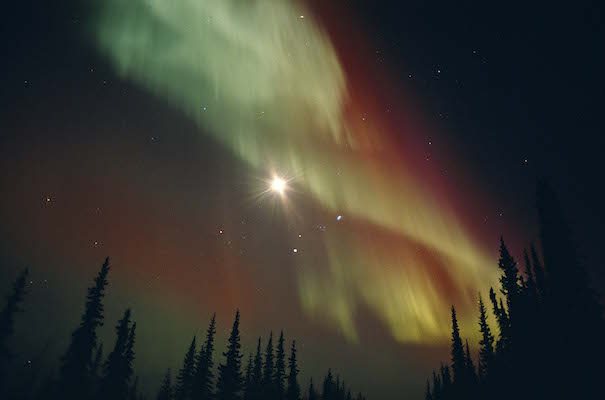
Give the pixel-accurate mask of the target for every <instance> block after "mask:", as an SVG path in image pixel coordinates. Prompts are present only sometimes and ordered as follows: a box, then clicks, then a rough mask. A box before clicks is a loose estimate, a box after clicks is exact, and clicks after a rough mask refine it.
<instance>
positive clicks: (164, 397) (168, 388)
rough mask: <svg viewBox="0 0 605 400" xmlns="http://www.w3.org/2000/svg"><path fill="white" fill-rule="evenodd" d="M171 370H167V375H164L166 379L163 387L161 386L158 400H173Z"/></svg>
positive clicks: (163, 381)
mask: <svg viewBox="0 0 605 400" xmlns="http://www.w3.org/2000/svg"><path fill="white" fill-rule="evenodd" d="M171 375H172V374H171V372H170V368H168V369H167V370H166V374H165V375H164V379H163V380H162V386H160V390H159V391H158V395H157V397H156V398H157V400H172V397H173V396H172V377H171Z"/></svg>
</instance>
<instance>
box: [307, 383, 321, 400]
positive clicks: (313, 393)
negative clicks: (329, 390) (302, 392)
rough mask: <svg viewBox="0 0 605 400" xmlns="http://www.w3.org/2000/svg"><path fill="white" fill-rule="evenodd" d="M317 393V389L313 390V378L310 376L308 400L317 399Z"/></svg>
mask: <svg viewBox="0 0 605 400" xmlns="http://www.w3.org/2000/svg"><path fill="white" fill-rule="evenodd" d="M318 397H319V396H318V395H317V391H316V390H315V387H314V386H313V378H311V381H310V382H309V397H308V400H318Z"/></svg>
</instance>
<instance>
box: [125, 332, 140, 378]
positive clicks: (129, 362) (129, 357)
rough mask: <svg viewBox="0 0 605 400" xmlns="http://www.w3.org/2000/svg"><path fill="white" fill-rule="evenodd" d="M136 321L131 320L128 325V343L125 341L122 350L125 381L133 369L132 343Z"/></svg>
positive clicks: (134, 336)
mask: <svg viewBox="0 0 605 400" xmlns="http://www.w3.org/2000/svg"><path fill="white" fill-rule="evenodd" d="M136 331H137V323H136V322H133V324H132V326H131V327H130V333H129V334H128V343H126V351H125V352H124V379H125V380H126V382H129V381H130V378H131V377H132V374H133V373H134V369H133V366H132V363H133V362H134V357H135V356H134V343H135V339H136Z"/></svg>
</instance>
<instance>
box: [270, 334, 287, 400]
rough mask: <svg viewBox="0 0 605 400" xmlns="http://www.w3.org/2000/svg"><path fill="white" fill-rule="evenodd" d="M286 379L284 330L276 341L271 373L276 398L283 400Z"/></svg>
mask: <svg viewBox="0 0 605 400" xmlns="http://www.w3.org/2000/svg"><path fill="white" fill-rule="evenodd" d="M285 379H286V352H285V349H284V331H281V332H280V334H279V339H278V341H277V354H276V357H275V371H274V374H273V386H274V388H275V398H276V399H277V400H283V398H284V393H285V387H284V381H285Z"/></svg>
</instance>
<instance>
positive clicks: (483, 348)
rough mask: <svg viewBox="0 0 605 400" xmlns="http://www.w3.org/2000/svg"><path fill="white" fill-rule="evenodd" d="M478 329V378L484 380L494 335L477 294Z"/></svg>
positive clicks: (492, 356) (492, 355)
mask: <svg viewBox="0 0 605 400" xmlns="http://www.w3.org/2000/svg"><path fill="white" fill-rule="evenodd" d="M479 330H480V332H481V340H480V341H479V345H480V349H479V378H480V379H481V380H485V379H486V378H487V376H488V374H489V370H490V367H491V365H492V363H493V359H494V336H493V335H492V331H491V329H490V327H489V324H488V323H487V312H486V310H485V305H484V304H483V299H482V298H481V295H479Z"/></svg>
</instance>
